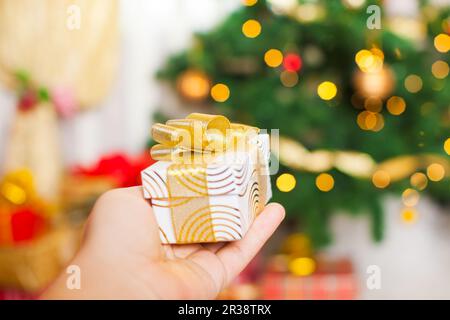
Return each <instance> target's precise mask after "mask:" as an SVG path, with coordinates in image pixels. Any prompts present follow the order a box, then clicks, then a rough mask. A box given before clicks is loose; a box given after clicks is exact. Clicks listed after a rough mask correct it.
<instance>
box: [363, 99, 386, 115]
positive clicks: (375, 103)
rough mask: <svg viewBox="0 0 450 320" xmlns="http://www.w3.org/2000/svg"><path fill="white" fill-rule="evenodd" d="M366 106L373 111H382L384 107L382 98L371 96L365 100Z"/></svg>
mask: <svg viewBox="0 0 450 320" xmlns="http://www.w3.org/2000/svg"><path fill="white" fill-rule="evenodd" d="M364 108H365V109H366V110H367V111H371V112H380V111H381V110H382V109H383V102H382V101H381V99H380V98H377V97H369V98H367V99H366V100H365V101H364Z"/></svg>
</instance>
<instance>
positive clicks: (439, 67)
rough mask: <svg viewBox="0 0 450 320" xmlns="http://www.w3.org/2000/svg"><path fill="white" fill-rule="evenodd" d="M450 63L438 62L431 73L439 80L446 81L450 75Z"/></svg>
mask: <svg viewBox="0 0 450 320" xmlns="http://www.w3.org/2000/svg"><path fill="white" fill-rule="evenodd" d="M449 69H450V68H449V66H448V63H447V62H445V61H442V60H438V61H436V62H435V63H433V65H432V66H431V73H432V74H433V76H434V77H435V78H437V79H444V78H445V77H447V76H448V73H449Z"/></svg>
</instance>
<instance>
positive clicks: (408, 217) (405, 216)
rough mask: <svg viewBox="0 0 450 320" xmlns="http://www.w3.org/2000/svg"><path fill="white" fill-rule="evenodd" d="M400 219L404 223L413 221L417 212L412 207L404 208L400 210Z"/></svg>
mask: <svg viewBox="0 0 450 320" xmlns="http://www.w3.org/2000/svg"><path fill="white" fill-rule="evenodd" d="M402 220H403V222H406V223H413V222H415V221H416V220H417V213H416V211H415V210H414V209H413V208H405V209H403V211H402Z"/></svg>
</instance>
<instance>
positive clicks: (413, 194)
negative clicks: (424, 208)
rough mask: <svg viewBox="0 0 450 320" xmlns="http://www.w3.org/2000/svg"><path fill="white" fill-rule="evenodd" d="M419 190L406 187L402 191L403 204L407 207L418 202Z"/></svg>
mask: <svg viewBox="0 0 450 320" xmlns="http://www.w3.org/2000/svg"><path fill="white" fill-rule="evenodd" d="M419 198H420V195H419V192H417V191H416V190H414V189H411V188H408V189H406V190H405V191H403V193H402V201H403V204H404V205H405V206H407V207H414V206H415V205H417V204H418V203H419Z"/></svg>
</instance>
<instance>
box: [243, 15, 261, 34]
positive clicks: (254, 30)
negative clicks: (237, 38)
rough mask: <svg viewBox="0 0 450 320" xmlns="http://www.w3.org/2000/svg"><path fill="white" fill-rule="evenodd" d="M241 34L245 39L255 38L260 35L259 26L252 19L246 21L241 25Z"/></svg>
mask: <svg viewBox="0 0 450 320" xmlns="http://www.w3.org/2000/svg"><path fill="white" fill-rule="evenodd" d="M242 33H243V34H244V35H245V36H246V37H247V38H256V37H257V36H259V34H260V33H261V24H260V23H259V22H258V21H256V20H254V19H250V20H247V21H246V22H244V24H243V25H242Z"/></svg>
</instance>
